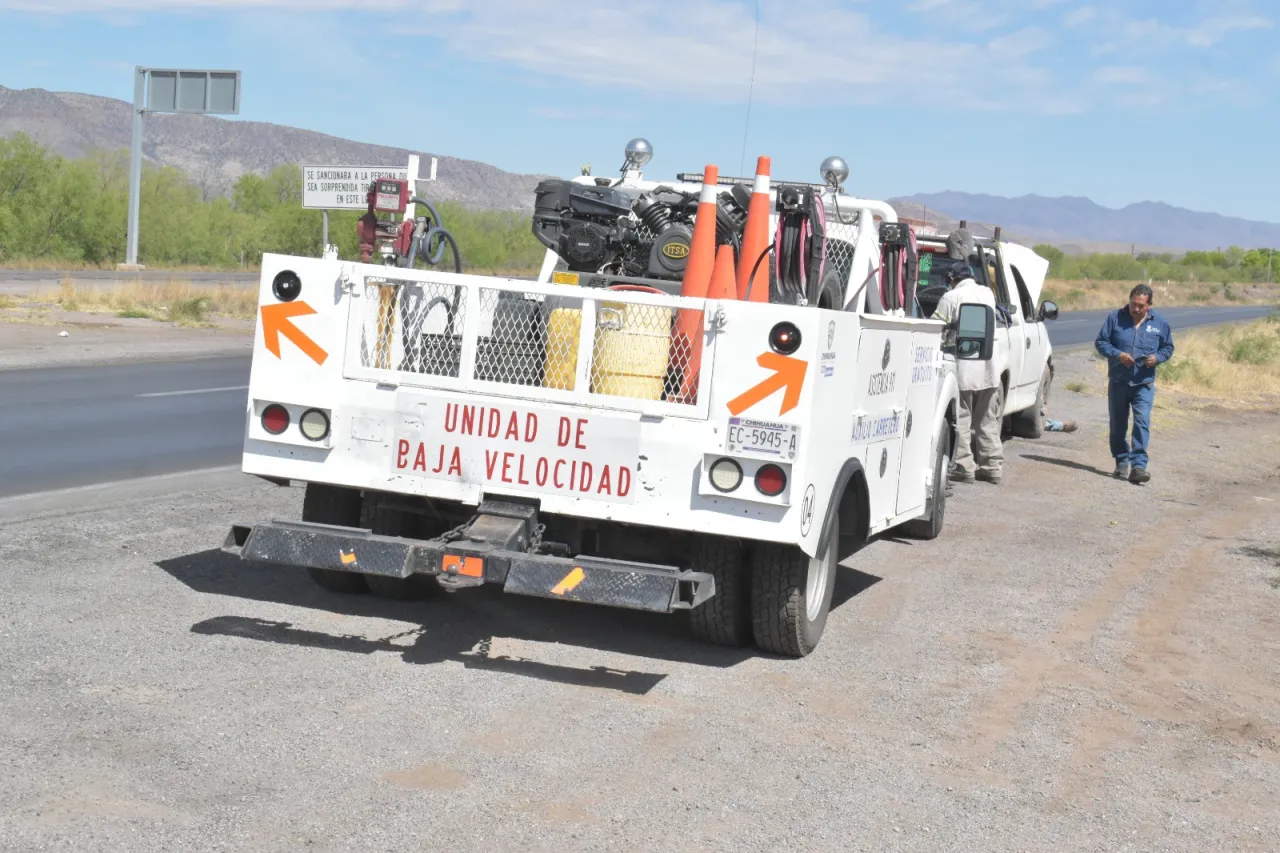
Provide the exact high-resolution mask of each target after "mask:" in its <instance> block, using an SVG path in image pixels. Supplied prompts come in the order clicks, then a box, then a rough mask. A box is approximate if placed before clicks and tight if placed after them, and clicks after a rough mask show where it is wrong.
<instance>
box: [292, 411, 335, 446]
mask: <svg viewBox="0 0 1280 853" xmlns="http://www.w3.org/2000/svg"><path fill="white" fill-rule="evenodd" d="M298 429H300V430H302V434H303V435H304V436H306V437H307V438H308V439H310V440H311V441H323V440H324V437H325V436H326V435H328V434H329V416H328V415H326V414H325V413H324V412H322V411H320V410H319V409H307V410H306V411H305V412H303V413H302V417H301V418H300V419H299V420H298Z"/></svg>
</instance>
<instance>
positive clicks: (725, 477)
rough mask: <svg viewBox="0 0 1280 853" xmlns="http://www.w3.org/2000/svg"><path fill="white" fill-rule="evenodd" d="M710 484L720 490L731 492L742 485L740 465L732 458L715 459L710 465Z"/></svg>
mask: <svg viewBox="0 0 1280 853" xmlns="http://www.w3.org/2000/svg"><path fill="white" fill-rule="evenodd" d="M710 480H711V485H712V486H714V487H715V488H716V490H717V491H721V492H732V491H733V490H734V489H736V488H738V486H741V485H742V466H741V465H739V464H738V463H737V462H735V461H733V460H732V459H727V458H726V459H717V460H716V462H715V464H714V465H712V466H711V476H710Z"/></svg>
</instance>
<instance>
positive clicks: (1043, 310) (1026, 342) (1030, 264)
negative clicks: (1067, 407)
mask: <svg viewBox="0 0 1280 853" xmlns="http://www.w3.org/2000/svg"><path fill="white" fill-rule="evenodd" d="M917 239H918V242H919V247H920V283H919V292H920V294H921V302H922V306H921V307H922V310H923V313H924V316H929V315H930V314H932V313H933V307H934V306H935V305H936V304H937V297H938V296H939V295H940V294H941V293H942V292H945V289H946V286H945V284H944V283H943V282H944V278H943V277H944V275H945V274H946V272H947V270H948V269H950V268H951V267H952V266H953V265H955V264H958V263H967V264H968V265H969V267H970V269H972V270H973V274H974V278H975V279H976V280H977V282H978V283H979V284H982V285H985V286H987V287H989V288H991V290H992V292H993V293H994V294H995V297H996V304H997V305H999V306H1000V308H1001V311H1000V312H999V314H998V317H997V326H996V342H995V354H994V356H993V359H994V361H995V362H996V364H997V365H999V372H1000V376H1001V378H1002V380H1003V384H1002V393H1003V396H1004V400H1003V404H1002V405H1003V412H1004V417H1005V431H1006V432H1008V433H1011V434H1013V435H1015V436H1018V437H1019V438H1039V437H1040V436H1041V434H1042V433H1043V431H1044V422H1045V413H1046V410H1047V407H1048V402H1049V392H1050V390H1051V389H1052V387H1053V346H1052V345H1051V344H1050V342H1049V330H1048V329H1047V328H1046V327H1045V323H1046V321H1052V320H1056V319H1057V317H1058V306H1057V305H1055V304H1054V303H1053V302H1049V301H1046V302H1041V301H1040V294H1041V291H1042V290H1043V289H1044V281H1045V275H1046V274H1047V273H1048V271H1049V262H1048V261H1047V260H1045V259H1044V258H1042V257H1040V256H1039V255H1037V254H1036V253H1035V252H1034V251H1032V250H1031V249H1029V248H1027V247H1026V246H1021V245H1018V244H1017V243H1010V242H1007V241H1004V240H1001V239H999V233H998V232H997V235H996V237H995V239H982V238H977V239H975V240H974V241H973V252H972V253H971V254H970V255H969V257H968V258H967V260H963V261H962V260H957V259H953V258H951V257H949V256H948V254H947V244H946V238H945V237H941V236H934V235H923V236H918V237H917ZM930 295H932V298H931V299H929V298H928V297H929V296H930Z"/></svg>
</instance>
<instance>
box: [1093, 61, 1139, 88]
mask: <svg viewBox="0 0 1280 853" xmlns="http://www.w3.org/2000/svg"><path fill="white" fill-rule="evenodd" d="M1093 80H1094V82H1095V83H1101V84H1102V85H1104V86H1113V85H1139V84H1142V83H1149V82H1150V81H1151V72H1149V71H1148V70H1147V69H1145V68H1138V67H1136V66H1132V65H1108V66H1106V67H1103V68H1099V69H1098V70H1097V71H1095V72H1094V73H1093Z"/></svg>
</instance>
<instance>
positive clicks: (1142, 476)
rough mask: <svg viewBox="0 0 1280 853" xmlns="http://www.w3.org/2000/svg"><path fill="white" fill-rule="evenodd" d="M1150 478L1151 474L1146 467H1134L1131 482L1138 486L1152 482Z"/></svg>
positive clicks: (1130, 476) (1130, 477)
mask: <svg viewBox="0 0 1280 853" xmlns="http://www.w3.org/2000/svg"><path fill="white" fill-rule="evenodd" d="M1150 480H1151V475H1150V474H1148V473H1147V469H1146V468H1134V469H1133V473H1132V474H1130V475H1129V482H1130V483H1133V484H1134V485H1138V486H1140V485H1142V484H1143V483H1147V482H1150Z"/></svg>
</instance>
